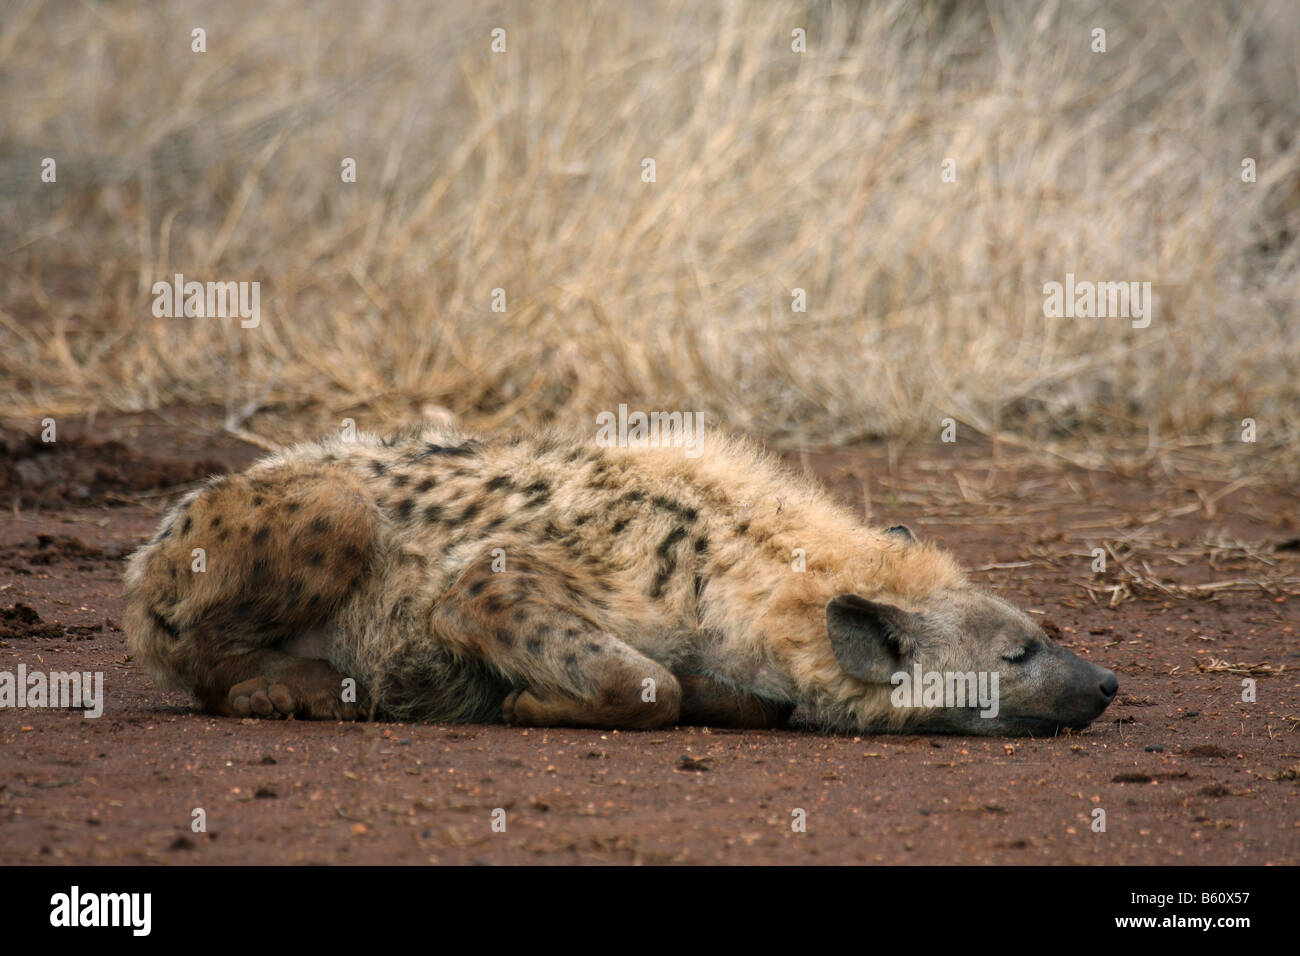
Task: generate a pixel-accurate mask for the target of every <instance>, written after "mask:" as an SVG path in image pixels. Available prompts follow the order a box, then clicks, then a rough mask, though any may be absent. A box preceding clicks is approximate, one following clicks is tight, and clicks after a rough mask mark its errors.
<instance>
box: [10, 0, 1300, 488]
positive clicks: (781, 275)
mask: <svg viewBox="0 0 1300 956" xmlns="http://www.w3.org/2000/svg"><path fill="white" fill-rule="evenodd" d="M196 27H201V28H203V29H204V30H205V31H206V42H207V52H206V53H194V52H191V31H192V30H193V29H194V28H196ZM496 27H500V28H503V29H504V30H505V31H506V52H505V53H500V54H498V53H493V52H492V50H491V35H490V34H491V31H492V30H493V28H496ZM1097 27H1100V28H1103V29H1105V31H1106V44H1107V50H1106V52H1105V53H1094V52H1093V51H1092V49H1091V47H1092V43H1093V34H1092V31H1093V30H1094V28H1097ZM796 28H802V29H803V30H805V31H806V34H807V52H805V53H802V54H801V53H796V52H793V51H792V49H791V44H792V42H793V41H792V31H793V30H794V29H796ZM0 102H3V110H2V111H0V123H2V125H0V395H2V397H3V403H4V408H3V417H4V418H5V419H6V420H9V421H10V422H17V421H22V422H24V423H26V424H25V425H24V428H26V427H27V425H29V424H30V423H31V421H32V419H33V418H36V419H39V418H40V417H42V416H45V415H55V416H60V415H61V416H68V415H80V414H84V413H90V412H95V411H104V410H139V409H148V408H157V407H164V406H170V405H176V404H182V405H204V406H215V407H218V408H222V409H226V410H228V411H229V412H230V413H231V414H232V416H233V417H234V418H235V419H236V420H238V421H243V420H244V419H245V418H246V417H247V416H246V413H251V412H254V411H257V412H259V413H260V414H265V415H270V416H272V418H276V419H277V420H278V421H279V422H280V423H281V424H278V425H276V426H275V427H276V428H281V429H283V428H287V429H290V430H291V429H292V427H293V426H292V425H291V424H287V425H286V424H284V423H286V422H290V423H291V422H293V421H299V422H301V421H304V420H312V421H317V422H319V421H324V420H326V419H327V418H332V419H334V420H337V418H338V417H340V416H343V415H352V416H354V417H356V418H357V420H358V422H359V423H361V424H362V426H363V427H367V428H380V427H383V426H384V425H385V424H390V423H396V422H399V421H407V420H410V419H412V418H415V417H418V416H420V415H422V414H427V413H429V412H430V410H431V409H434V408H445V409H449V410H450V411H451V412H452V413H454V414H455V415H456V416H458V417H459V418H461V419H463V420H464V421H465V422H466V423H467V424H469V425H472V426H485V427H493V426H498V425H528V424H535V423H546V422H558V423H567V424H573V425H579V426H581V425H583V424H585V423H587V422H590V421H591V416H593V415H594V414H595V412H597V411H599V410H602V409H613V408H615V407H616V406H617V405H618V403H620V402H626V403H628V404H629V405H631V406H632V407H639V408H646V409H686V410H701V411H705V412H706V413H708V414H709V416H710V420H711V421H712V422H715V423H718V424H719V425H725V426H727V427H730V428H733V429H736V430H740V431H745V432H749V433H751V434H755V435H758V436H761V437H763V438H765V439H766V440H768V441H771V442H774V443H776V444H778V445H785V446H787V447H788V446H792V445H801V446H802V445H827V444H843V443H852V442H856V441H860V440H864V439H868V438H880V437H886V438H892V439H898V440H911V439H917V438H926V439H931V440H933V439H937V436H938V433H939V429H940V420H941V419H942V418H945V417H952V418H954V419H955V420H957V421H958V422H960V423H961V424H962V425H963V426H964V427H965V428H966V429H968V432H969V433H972V434H973V433H979V434H982V435H984V436H989V437H995V436H996V437H998V438H999V439H1000V440H1005V441H1009V442H1011V443H1012V444H1016V445H1019V446H1020V447H1024V448H1031V449H1032V448H1041V449H1044V450H1046V449H1056V448H1061V447H1067V446H1068V447H1075V448H1086V449H1091V450H1093V451H1097V450H1100V452H1101V453H1103V454H1104V453H1105V452H1106V451H1107V450H1109V449H1118V448H1121V447H1133V446H1134V445H1138V446H1142V445H1148V444H1149V443H1151V442H1159V443H1168V444H1169V445H1172V446H1185V447H1189V448H1190V447H1205V448H1211V447H1216V446H1220V445H1223V446H1226V444H1227V443H1236V442H1237V439H1238V438H1239V435H1240V430H1241V424H1240V423H1241V420H1242V419H1243V418H1247V417H1250V418H1254V419H1255V420H1256V421H1257V422H1258V427H1259V439H1260V444H1259V446H1258V447H1257V448H1256V449H1254V450H1252V452H1251V453H1252V454H1255V455H1261V456H1264V458H1265V459H1267V460H1266V461H1265V464H1267V463H1270V462H1271V463H1274V464H1275V463H1277V462H1279V461H1290V460H1292V459H1293V458H1294V456H1295V451H1294V449H1295V448H1296V447H1297V443H1298V442H1300V413H1298V409H1300V402H1298V401H1297V399H1298V398H1300V374H1298V373H1300V322H1298V321H1297V311H1298V310H1297V306H1298V304H1300V243H1298V242H1297V235H1298V234H1300V141H1298V139H1297V134H1298V131H1300V6H1298V5H1297V4H1295V3H1293V2H1289V0H1279V2H1269V0H1262V2H1242V3H1232V4H1227V3H1217V2H1202V3H1146V2H1118V3H1113V4H1112V3H1095V2H1088V0H1084V2H1060V3H1053V2H1046V3H1043V4H1030V3H1022V2H999V0H988V2H970V3H961V2H955V0H929V2H904V0H883V2H874V3H833V2H832V3H825V2H818V3H759V2H752V3H708V2H706V3H698V2H680V3H661V2H651V3H624V2H610V3H565V2H560V3H506V4H492V3H481V2H473V0H465V2H449V3H428V4H418V3H400V2H368V3H364V4H355V3H325V2H269V3H268V2H265V0H227V2H223V3H219V4H202V3H190V2H183V0H180V2H168V3H161V2H159V3H115V2H108V3H96V2H75V3H74V2H48V0H13V2H8V3H6V4H5V5H4V9H3V12H2V13H0ZM47 156H48V157H54V158H55V159H56V160H57V164H58V166H57V169H58V181H57V183H56V184H44V183H42V182H41V181H40V164H41V160H42V158H44V157H47ZM345 157H351V158H354V159H355V160H356V163H357V181H356V182H355V183H345V182H342V181H341V176H340V169H341V163H342V162H343V160H344V158H345ZM1246 157H1251V158H1253V159H1254V160H1255V161H1256V164H1257V177H1258V179H1257V181H1256V182H1254V183H1244V182H1243V181H1242V178H1241V171H1242V170H1241V163H1242V160H1243V159H1244V158H1246ZM645 158H653V159H654V161H655V165H656V182H653V183H646V182H643V180H642V161H643V160H644V159H645ZM946 158H952V159H953V160H955V169H956V175H957V180H956V182H955V183H945V182H942V181H941V177H940V172H941V163H942V162H943V161H944V160H945V159H946ZM177 272H180V273H183V274H184V275H185V277H186V278H187V279H190V280H198V281H231V280H243V281H253V280H257V281H260V282H261V295H262V299H261V310H262V321H261V325H260V326H259V327H258V328H256V329H241V328H240V326H239V322H238V320H237V319H215V318H206V319H204V318H155V317H154V316H153V314H152V302H153V296H152V295H151V292H150V288H151V286H152V284H153V283H154V282H156V281H159V280H167V279H170V277H171V276H172V275H173V274H174V273H177ZM1067 272H1073V273H1074V274H1075V275H1076V276H1077V277H1078V278H1079V279H1089V280H1099V281H1139V282H1141V281H1147V282H1150V283H1152V286H1153V290H1154V293H1155V297H1156V304H1155V315H1154V320H1153V321H1152V323H1151V326H1150V327H1149V328H1146V329H1134V328H1132V327H1131V325H1130V323H1129V322H1128V321H1127V320H1125V319H1115V318H1111V319H1076V318H1059V319H1052V318H1046V317H1044V315H1043V299H1044V296H1043V285H1044V283H1046V282H1049V281H1063V280H1064V277H1065V274H1066V273H1067ZM496 288H501V289H504V290H505V293H506V302H507V311H506V312H504V313H495V312H493V311H492V309H491V305H492V295H493V289H496ZM795 289H803V290H805V293H806V296H807V311H806V312H803V313H799V312H794V311H792V308H791V303H792V293H793V291H794V290H795ZM277 416H278V418H277ZM277 434H279V433H278V432H277ZM1237 447H1238V448H1240V447H1241V446H1240V445H1239V444H1237Z"/></svg>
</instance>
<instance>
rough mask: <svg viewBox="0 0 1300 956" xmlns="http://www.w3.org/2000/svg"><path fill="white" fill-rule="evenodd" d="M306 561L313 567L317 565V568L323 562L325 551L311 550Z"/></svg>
mask: <svg viewBox="0 0 1300 956" xmlns="http://www.w3.org/2000/svg"><path fill="white" fill-rule="evenodd" d="M307 563H308V564H310V565H312V566H313V567H317V568H318V567H320V566H321V565H322V564H324V563H325V552H323V551H312V552H311V553H310V554H308V555H307Z"/></svg>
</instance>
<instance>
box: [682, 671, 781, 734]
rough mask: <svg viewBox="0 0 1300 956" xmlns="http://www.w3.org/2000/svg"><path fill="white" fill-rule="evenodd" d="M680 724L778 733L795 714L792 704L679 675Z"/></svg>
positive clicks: (699, 676)
mask: <svg viewBox="0 0 1300 956" xmlns="http://www.w3.org/2000/svg"><path fill="white" fill-rule="evenodd" d="M677 682H678V683H679V684H680V685H681V688H682V711H681V716H680V718H679V720H680V722H681V723H682V724H691V725H697V726H704V727H725V728H728V729H731V730H778V729H780V728H782V727H784V726H785V725H786V722H787V721H788V720H789V719H790V714H791V713H792V712H793V711H794V707H793V705H791V704H786V703H783V702H780V701H774V700H767V699H766V698H763V697H755V696H754V695H753V694H747V693H745V692H744V691H739V690H734V689H732V688H730V687H727V686H725V685H723V684H719V683H718V682H717V681H715V680H712V679H711V678H708V677H704V676H703V675H701V674H678V675H677Z"/></svg>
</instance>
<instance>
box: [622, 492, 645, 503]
mask: <svg viewBox="0 0 1300 956" xmlns="http://www.w3.org/2000/svg"><path fill="white" fill-rule="evenodd" d="M644 498H645V495H644V494H642V493H641V492H639V491H629V492H628V493H627V494H625V495H624V496H623V500H624V501H630V502H632V503H633V504H635V503H636V502H638V501H641V500H643V499H644Z"/></svg>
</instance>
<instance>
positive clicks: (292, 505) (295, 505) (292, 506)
mask: <svg viewBox="0 0 1300 956" xmlns="http://www.w3.org/2000/svg"><path fill="white" fill-rule="evenodd" d="M301 507H302V502H301V501H290V502H289V503H288V504H286V505H285V506H284V510H285V511H287V512H289V514H293V513H294V512H295V511H297V510H298V509H299V508H301Z"/></svg>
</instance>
